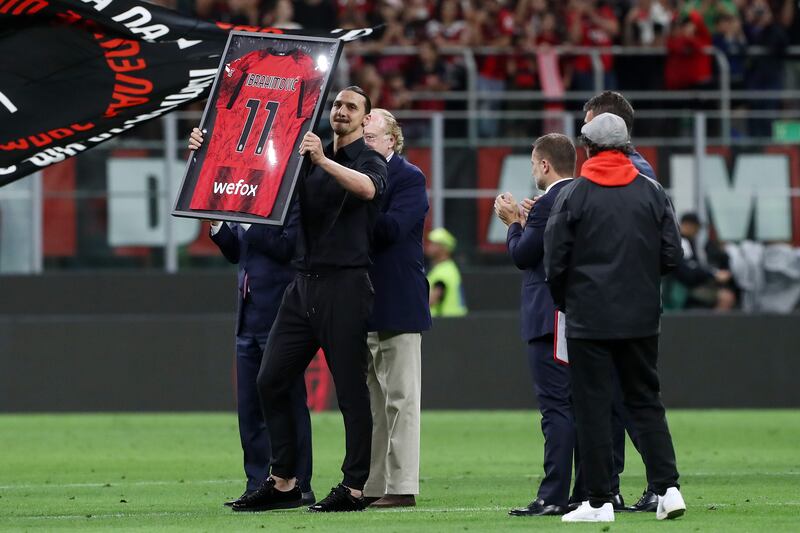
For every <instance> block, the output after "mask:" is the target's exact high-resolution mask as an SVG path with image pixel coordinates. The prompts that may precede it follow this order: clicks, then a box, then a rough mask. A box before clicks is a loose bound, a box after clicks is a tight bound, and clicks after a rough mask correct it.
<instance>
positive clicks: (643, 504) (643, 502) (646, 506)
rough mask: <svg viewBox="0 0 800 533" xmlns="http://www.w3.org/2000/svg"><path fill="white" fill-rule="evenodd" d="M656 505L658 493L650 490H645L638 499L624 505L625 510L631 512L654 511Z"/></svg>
mask: <svg viewBox="0 0 800 533" xmlns="http://www.w3.org/2000/svg"><path fill="white" fill-rule="evenodd" d="M657 507H658V494H656V493H655V492H653V491H652V490H647V489H645V491H644V492H643V493H642V497H641V498H639V501H638V502H636V503H634V504H633V505H631V506H630V507H626V508H625V510H626V511H629V512H632V513H654V512H656V508H657Z"/></svg>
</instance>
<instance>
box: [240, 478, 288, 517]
mask: <svg viewBox="0 0 800 533" xmlns="http://www.w3.org/2000/svg"><path fill="white" fill-rule="evenodd" d="M302 506H303V493H302V492H300V487H298V486H297V485H295V487H294V488H293V489H292V490H289V491H286V492H283V491H280V490H278V489H276V488H275V480H274V479H272V478H268V479H267V480H266V481H265V482H264V483H263V484H262V485H261V486H260V487H258V489H257V490H255V491H254V492H253V493H252V494H248V495H247V496H245V497H243V498H241V499H240V500H237V501H235V502H234V503H233V505H231V509H233V510H234V511H239V512H242V511H251V512H257V511H271V510H273V509H294V508H295V507H302Z"/></svg>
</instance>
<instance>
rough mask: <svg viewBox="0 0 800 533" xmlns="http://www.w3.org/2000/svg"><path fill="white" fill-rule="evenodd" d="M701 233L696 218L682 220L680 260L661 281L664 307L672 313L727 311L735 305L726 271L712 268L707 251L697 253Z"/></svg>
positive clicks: (734, 297) (686, 217)
mask: <svg viewBox="0 0 800 533" xmlns="http://www.w3.org/2000/svg"><path fill="white" fill-rule="evenodd" d="M701 229H702V224H701V223H700V218H699V217H698V216H697V214H695V213H685V214H684V215H683V216H681V225H680V232H681V247H682V248H683V259H682V260H681V262H680V263H679V264H678V268H676V269H675V272H673V273H672V274H671V275H670V277H669V278H668V279H666V280H665V281H664V287H663V291H664V296H665V298H664V305H665V307H668V308H672V309H714V310H716V311H730V310H731V309H733V308H734V306H735V305H736V293H735V292H734V288H735V287H734V286H733V285H732V283H733V279H732V276H731V273H730V271H729V270H727V268H715V267H713V266H711V265H710V264H709V262H708V261H707V255H706V250H698V249H697V236H698V234H699V233H700V230H701ZM721 253H722V254H724V252H721ZM725 259H727V257H726V258H725ZM726 266H727V265H726Z"/></svg>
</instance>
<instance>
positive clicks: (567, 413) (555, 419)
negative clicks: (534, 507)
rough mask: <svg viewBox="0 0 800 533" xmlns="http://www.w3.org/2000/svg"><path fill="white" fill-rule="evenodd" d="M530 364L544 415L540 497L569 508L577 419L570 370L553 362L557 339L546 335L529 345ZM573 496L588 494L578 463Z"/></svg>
mask: <svg viewBox="0 0 800 533" xmlns="http://www.w3.org/2000/svg"><path fill="white" fill-rule="evenodd" d="M528 364H529V365H530V368H531V374H532V375H533V388H534V391H535V392H536V399H537V401H538V402H539V412H540V413H541V414H542V434H543V435H544V478H543V479H542V481H541V483H540V484H539V492H538V493H537V495H536V497H537V498H541V499H542V500H544V501H545V503H546V504H549V505H561V506H562V507H563V506H566V505H567V503H568V501H569V487H570V481H571V479H572V460H573V455H574V452H575V418H574V415H573V412H572V398H571V385H570V376H569V367H567V366H565V365H561V364H559V363H556V361H555V359H554V358H553V336H552V335H546V336H544V337H539V338H536V339H534V340H532V341H530V342H528ZM575 472H576V475H575V489H574V491H573V494H575V495H580V494H585V489H584V488H583V487H582V483H583V481H582V475H581V474H580V468H579V466H578V462H577V456H576V462H575Z"/></svg>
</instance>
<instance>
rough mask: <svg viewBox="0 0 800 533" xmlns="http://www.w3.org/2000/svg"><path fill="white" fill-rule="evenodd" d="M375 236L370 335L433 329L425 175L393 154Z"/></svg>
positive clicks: (373, 244) (370, 271)
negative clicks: (425, 255) (425, 240)
mask: <svg viewBox="0 0 800 533" xmlns="http://www.w3.org/2000/svg"><path fill="white" fill-rule="evenodd" d="M388 167H389V173H388V178H387V180H386V181H387V184H386V191H385V192H384V197H383V199H382V204H381V208H380V213H379V214H378V218H377V220H376V222H375V229H374V231H373V234H372V239H373V240H372V261H373V264H372V266H371V267H370V269H369V276H370V278H371V279H372V284H373V286H374V287H375V303H374V305H373V308H372V309H373V310H372V316H371V317H370V319H369V321H368V323H367V327H368V329H369V331H394V332H403V333H416V332H420V331H426V330H428V329H430V327H431V312H430V309H429V307H428V280H427V278H426V277H425V262H424V258H423V254H422V232H423V230H424V227H425V214H426V213H427V212H428V195H427V193H426V192H425V175H424V174H423V173H422V171H421V170H420V169H419V168H417V167H415V166H414V165H412V164H411V163H409V162H408V161H406V160H405V159H403V158H402V157H400V156H399V155H398V154H394V155H393V156H392V158H391V159H390V160H389V163H388Z"/></svg>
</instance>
